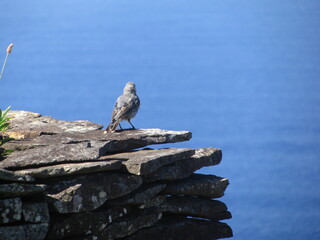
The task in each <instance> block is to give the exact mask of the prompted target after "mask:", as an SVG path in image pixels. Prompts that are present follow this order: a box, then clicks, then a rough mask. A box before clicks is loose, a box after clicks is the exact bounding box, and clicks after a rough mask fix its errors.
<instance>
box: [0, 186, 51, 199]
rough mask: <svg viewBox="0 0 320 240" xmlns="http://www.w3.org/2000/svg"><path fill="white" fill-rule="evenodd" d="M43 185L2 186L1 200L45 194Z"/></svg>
mask: <svg viewBox="0 0 320 240" xmlns="http://www.w3.org/2000/svg"><path fill="white" fill-rule="evenodd" d="M45 189H46V186H45V185H43V184H26V183H8V184H0V198H9V197H19V196H26V195H30V194H36V193H41V192H44V191H45Z"/></svg>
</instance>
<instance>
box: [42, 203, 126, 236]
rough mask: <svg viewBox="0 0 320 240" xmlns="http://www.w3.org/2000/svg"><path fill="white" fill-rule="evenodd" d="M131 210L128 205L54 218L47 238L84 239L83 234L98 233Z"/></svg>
mask: <svg viewBox="0 0 320 240" xmlns="http://www.w3.org/2000/svg"><path fill="white" fill-rule="evenodd" d="M131 211H132V210H131V209H130V208H128V207H113V208H110V209H99V210H98V211H95V212H82V213H74V214H68V215H67V216H65V217H57V218H54V219H53V220H52V224H51V227H50V230H49V232H48V235H47V239H50V240H57V239H66V238H68V239H69V238H74V239H82V236H85V235H88V234H95V235H98V234H100V233H101V232H102V231H103V230H104V229H105V228H106V227H107V226H108V225H110V224H111V223H112V222H113V221H115V220H116V219H118V218H120V217H123V216H126V215H127V214H130V213H131ZM80 237H81V238H80Z"/></svg>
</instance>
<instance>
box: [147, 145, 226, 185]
mask: <svg viewBox="0 0 320 240" xmlns="http://www.w3.org/2000/svg"><path fill="white" fill-rule="evenodd" d="M221 159H222V153H221V150H220V149H218V148H199V149H196V150H195V154H194V155H193V156H192V157H190V158H185V159H182V160H181V161H177V162H174V163H172V164H170V165H167V166H164V167H162V168H159V169H158V170H157V171H155V172H153V173H152V174H150V175H147V176H144V177H143V179H144V181H146V182H154V181H159V180H177V179H182V178H186V177H189V176H190V175H192V174H193V173H194V172H195V171H196V170H198V169H200V168H202V167H206V166H213V165H217V164H219V163H220V162H221Z"/></svg>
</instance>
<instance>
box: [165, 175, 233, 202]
mask: <svg viewBox="0 0 320 240" xmlns="http://www.w3.org/2000/svg"><path fill="white" fill-rule="evenodd" d="M228 185H229V180H228V179H227V178H221V177H217V176H214V175H203V174H193V175H191V176H190V177H188V178H186V179H183V180H179V181H174V182H170V183H167V187H166V188H165V189H164V190H163V191H162V194H167V195H177V196H180V195H184V196H201V197H207V198H219V197H222V196H223V195H224V192H225V190H226V188H227V186H228Z"/></svg>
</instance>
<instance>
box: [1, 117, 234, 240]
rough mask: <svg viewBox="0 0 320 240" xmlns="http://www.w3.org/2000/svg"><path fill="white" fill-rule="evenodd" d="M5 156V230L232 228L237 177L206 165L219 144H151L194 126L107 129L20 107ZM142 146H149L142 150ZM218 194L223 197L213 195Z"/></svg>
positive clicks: (77, 232) (164, 234) (34, 235)
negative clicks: (231, 191) (230, 201)
mask: <svg viewBox="0 0 320 240" xmlns="http://www.w3.org/2000/svg"><path fill="white" fill-rule="evenodd" d="M11 114H12V116H14V119H13V120H12V122H11V129H10V131H9V133H8V134H9V136H10V137H12V138H14V140H12V141H10V142H8V143H6V144H4V145H3V146H2V147H3V148H5V149H10V150H14V152H13V153H11V154H10V155H7V156H5V157H3V158H2V159H1V160H0V214H1V215H0V236H1V239H10V240H13V239H26V240H28V239H30V240H38V239H39V240H41V239H74V240H76V239H88V240H89V239H92V240H93V239H146V240H148V239H152V240H157V239H159V240H160V239H161V240H165V239H175V240H179V239H197V240H199V239H200V240H201V239H218V238H227V237H231V236H232V230H231V228H230V227H229V226H228V225H227V224H226V223H223V222H220V220H224V219H229V218H231V214H230V212H229V211H228V209H227V206H226V205H225V204H224V203H223V202H221V201H218V200H216V199H215V198H220V197H222V196H223V195H224V192H225V190H226V188H227V186H228V184H229V181H228V179H226V178H221V177H218V176H214V175H203V174H197V173H195V171H197V170H198V169H200V168H202V167H206V166H213V165H217V164H219V163H220V161H221V158H222V154H221V150H220V149H217V148H200V149H191V148H163V149H150V148H148V149H141V148H143V147H146V146H148V145H153V144H164V143H174V142H181V141H187V140H190V139H191V133H190V132H188V131H166V130H160V129H140V130H123V131H117V132H115V133H108V134H105V133H104V132H103V131H102V130H101V129H102V126H101V125H98V124H95V123H92V122H89V121H72V122H71V121H59V120H55V119H53V118H51V117H47V116H41V115H40V114H37V113H32V112H26V111H12V113H11ZM137 149H139V150H137ZM213 198H214V199H213Z"/></svg>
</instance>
